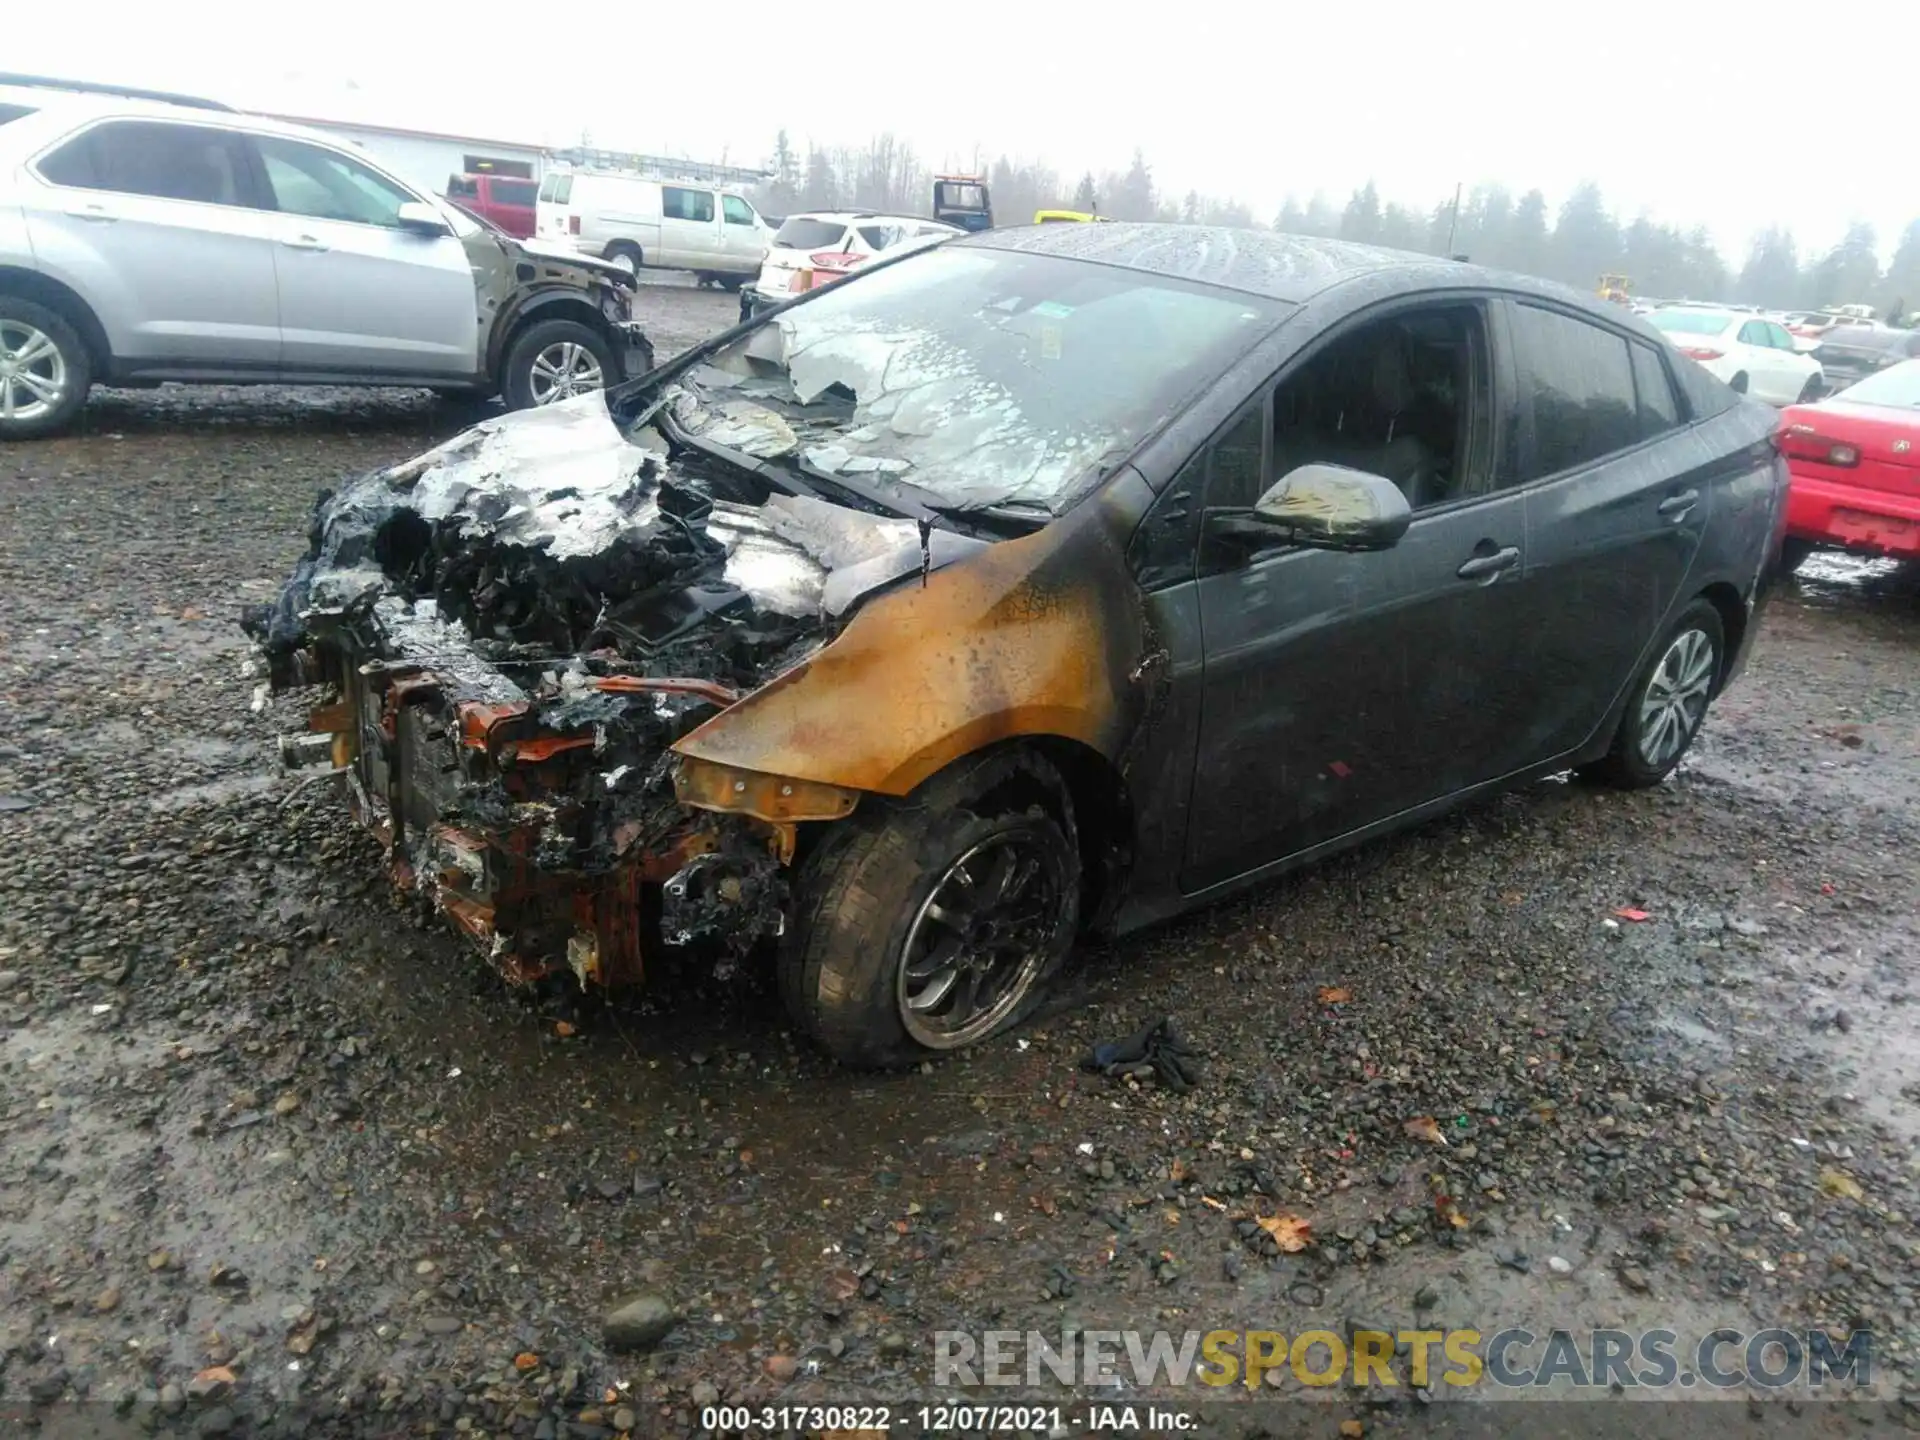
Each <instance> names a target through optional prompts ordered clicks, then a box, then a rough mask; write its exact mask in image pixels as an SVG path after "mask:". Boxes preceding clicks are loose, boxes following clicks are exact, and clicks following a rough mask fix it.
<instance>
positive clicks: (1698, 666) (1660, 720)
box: [1640, 630, 1717, 769]
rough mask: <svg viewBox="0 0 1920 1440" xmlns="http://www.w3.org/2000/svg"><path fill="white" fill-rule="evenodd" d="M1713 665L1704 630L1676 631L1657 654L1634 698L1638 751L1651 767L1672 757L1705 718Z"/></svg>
mask: <svg viewBox="0 0 1920 1440" xmlns="http://www.w3.org/2000/svg"><path fill="white" fill-rule="evenodd" d="M1716 663H1717V657H1716V655H1715V654H1714V645H1713V637H1712V636H1710V635H1708V634H1707V633H1706V631H1704V630H1683V631H1681V632H1680V633H1679V634H1678V635H1676V636H1675V637H1674V638H1673V643H1672V644H1671V645H1669V646H1668V647H1667V653H1666V654H1665V655H1663V656H1661V657H1660V663H1659V665H1658V666H1656V667H1655V668H1654V672H1653V675H1652V677H1651V678H1650V679H1649V680H1648V681H1647V689H1646V693H1645V694H1644V695H1643V696H1641V699H1640V753H1641V754H1642V755H1643V756H1644V757H1645V758H1646V761H1647V763H1648V764H1649V765H1651V766H1653V767H1654V768H1655V769H1659V768H1660V767H1662V766H1664V765H1666V764H1668V763H1669V762H1671V761H1672V760H1673V759H1674V758H1675V757H1677V756H1678V755H1679V754H1680V752H1681V751H1682V750H1684V749H1685V748H1686V745H1687V742H1688V741H1689V740H1691V739H1692V738H1693V733H1694V731H1696V730H1698V729H1699V728H1700V722H1701V721H1702V720H1703V719H1705V718H1706V714H1707V701H1708V699H1709V698H1711V694H1712V691H1713V676H1714V667H1715V664H1716Z"/></svg>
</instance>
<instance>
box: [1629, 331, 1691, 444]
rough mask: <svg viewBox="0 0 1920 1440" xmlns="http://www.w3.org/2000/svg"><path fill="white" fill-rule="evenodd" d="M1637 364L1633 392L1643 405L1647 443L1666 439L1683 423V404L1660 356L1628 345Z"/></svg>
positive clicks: (1643, 432) (1642, 430) (1642, 425)
mask: <svg viewBox="0 0 1920 1440" xmlns="http://www.w3.org/2000/svg"><path fill="white" fill-rule="evenodd" d="M1628 352H1629V354H1630V355H1631V357H1632V361H1633V389H1634V394H1635V396H1636V397H1637V399H1638V401H1639V412H1640V434H1641V436H1642V438H1644V439H1651V438H1652V437H1653V436H1655V435H1664V434H1665V433H1666V432H1667V431H1669V430H1672V429H1674V428H1675V427H1676V426H1678V425H1679V423H1680V402H1679V400H1678V399H1677V398H1676V397H1675V395H1674V393H1673V381H1672V379H1671V378H1670V377H1669V376H1668V374H1667V366H1666V362H1665V361H1664V360H1662V359H1661V358H1660V352H1659V351H1658V350H1655V349H1654V348H1653V347H1652V346H1651V345H1644V344H1642V343H1641V342H1640V341H1638V340H1633V341H1629V342H1628Z"/></svg>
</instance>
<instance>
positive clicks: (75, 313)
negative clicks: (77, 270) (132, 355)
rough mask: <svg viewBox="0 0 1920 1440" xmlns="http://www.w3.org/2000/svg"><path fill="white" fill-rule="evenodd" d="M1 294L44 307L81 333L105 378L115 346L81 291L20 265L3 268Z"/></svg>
mask: <svg viewBox="0 0 1920 1440" xmlns="http://www.w3.org/2000/svg"><path fill="white" fill-rule="evenodd" d="M0 295H13V296H17V297H18V298H20V299H22V300H30V301H32V302H33V303H34V304H35V305H44V306H45V307H46V308H47V309H49V310H51V311H53V312H54V313H55V314H57V315H59V316H60V317H61V318H62V319H63V320H65V321H66V322H67V323H68V324H69V325H71V326H73V328H74V330H75V331H77V332H78V333H79V336H80V339H81V342H82V343H83V344H84V345H85V346H86V347H87V352H88V355H89V357H90V358H91V359H92V361H93V372H94V376H95V377H96V378H97V379H104V378H105V377H106V374H107V372H108V370H109V369H110V368H111V367H112V364H113V346H112V345H111V344H110V343H108V340H107V332H106V327H105V326H103V325H101V323H100V317H99V316H97V315H95V314H94V313H93V307H92V306H91V305H89V304H87V302H86V301H85V300H83V299H81V298H80V292H79V291H77V290H75V289H73V288H72V287H71V286H69V285H65V284H62V283H61V282H60V281H58V280H55V279H54V278H53V277H51V276H49V275H43V274H41V273H40V272H39V271H38V270H28V269H25V268H24V267H22V266H18V265H0Z"/></svg>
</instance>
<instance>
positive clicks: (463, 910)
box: [433, 889, 493, 940]
mask: <svg viewBox="0 0 1920 1440" xmlns="http://www.w3.org/2000/svg"><path fill="white" fill-rule="evenodd" d="M433 902H434V904H435V905H437V906H439V907H440V909H442V910H444V911H445V912H446V914H447V917H448V918H449V919H450V920H452V921H453V923H454V924H456V925H458V926H459V927H460V928H461V929H462V930H464V931H466V932H467V933H468V934H469V935H471V936H473V937H474V938H475V939H476V940H491V939H492V938H493V906H491V905H489V904H487V903H486V902H485V901H484V900H475V899H473V898H472V897H471V896H468V895H462V894H461V893H460V892H459V891H457V890H445V889H443V890H441V891H440V893H439V894H437V895H435V896H434V897H433Z"/></svg>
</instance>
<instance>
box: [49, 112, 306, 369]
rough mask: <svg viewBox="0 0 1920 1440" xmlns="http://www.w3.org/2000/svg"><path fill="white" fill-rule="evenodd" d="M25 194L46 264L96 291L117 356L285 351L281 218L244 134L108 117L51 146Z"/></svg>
mask: <svg viewBox="0 0 1920 1440" xmlns="http://www.w3.org/2000/svg"><path fill="white" fill-rule="evenodd" d="M35 171H37V172H38V174H37V176H36V175H35V173H34V172H35ZM20 195H21V197H22V200H23V208H24V211H25V214H26V218H27V226H28V235H29V237H30V238H31V240H32V242H33V248H34V250H35V252H36V253H37V255H38V256H39V258H40V261H41V263H42V265H43V266H44V268H45V269H46V270H47V271H48V272H49V273H50V274H54V275H65V276H68V277H71V279H72V281H73V283H74V284H75V285H77V286H78V287H80V288H81V289H83V290H84V291H86V293H88V294H89V295H91V296H92V297H93V299H94V305H95V308H96V310H97V311H98V312H99V315H100V318H101V323H102V324H103V325H104V326H105V327H106V331H107V340H108V343H109V344H110V345H111V346H112V349H113V353H114V356H115V358H116V359H118V360H120V361H122V362H123V363H126V364H127V365H129V366H130V367H132V368H138V367H140V366H141V365H142V364H146V365H148V366H156V367H166V368H178V367H181V366H185V367H187V368H192V367H193V366H194V365H196V364H200V365H205V366H208V367H209V368H216V367H217V368H220V369H239V370H246V369H249V368H252V369H258V370H262V371H271V370H272V368H273V367H274V366H275V365H276V364H277V363H278V361H279V359H280V318H279V309H278V300H277V298H276V295H275V289H274V280H273V249H272V239H271V236H272V225H271V221H270V218H269V217H268V216H266V215H264V214H262V213H261V211H260V210H259V209H258V208H257V207H258V203H259V201H258V197H257V195H256V193H255V191H254V188H253V184H252V172H251V167H250V165H249V162H248V158H247V155H246V149H245V144H244V142H243V141H242V140H241V139H240V138H239V137H238V136H236V135H235V134H234V133H233V132H231V131H228V130H223V129H220V128H218V127H215V126H210V125H191V124H176V123H173V122H170V121H169V122H162V121H149V120H109V121H105V122H103V123H101V124H98V125H94V126H92V127H90V128H88V129H86V130H83V131H82V132H80V133H79V134H78V135H75V136H74V137H73V138H71V139H69V140H67V141H66V142H65V143H63V144H61V145H60V146H58V147H57V148H56V149H54V150H53V151H52V152H51V153H49V154H47V155H45V156H43V157H42V158H41V159H40V161H39V162H38V164H37V165H36V166H34V167H33V170H30V171H28V172H26V174H25V178H24V182H23V184H22V186H21V189H20Z"/></svg>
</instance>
